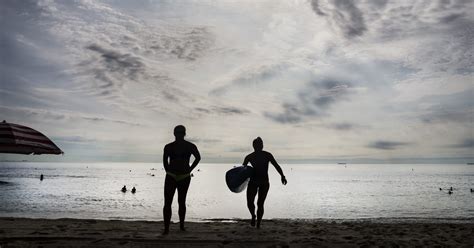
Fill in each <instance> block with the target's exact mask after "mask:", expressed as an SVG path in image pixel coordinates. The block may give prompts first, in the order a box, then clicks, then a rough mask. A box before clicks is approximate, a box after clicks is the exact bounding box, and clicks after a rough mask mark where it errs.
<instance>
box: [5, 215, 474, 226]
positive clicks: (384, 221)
mask: <svg viewBox="0 0 474 248" xmlns="http://www.w3.org/2000/svg"><path fill="white" fill-rule="evenodd" d="M175 217H176V216H175ZM0 219H31V220H82V221H124V222H160V223H161V222H162V219H151V220H147V219H132V218H130V219H126V218H125V219H124V218H69V217H58V218H44V217H31V216H1V215H0ZM249 220H250V219H249V218H202V219H193V218H187V219H186V222H195V223H206V222H223V223H233V222H245V221H249ZM263 220H264V221H287V222H301V223H313V222H314V223H338V224H340V223H345V222H350V223H358V222H365V223H374V224H376V223H380V224H392V223H393V224H396V223H406V224H408V223H426V224H469V223H474V218H429V217H376V218H373V217H367V218H346V219H343V218H268V219H267V218H264V219H263ZM177 221H178V220H177V217H176V218H174V219H172V220H171V222H172V223H177Z"/></svg>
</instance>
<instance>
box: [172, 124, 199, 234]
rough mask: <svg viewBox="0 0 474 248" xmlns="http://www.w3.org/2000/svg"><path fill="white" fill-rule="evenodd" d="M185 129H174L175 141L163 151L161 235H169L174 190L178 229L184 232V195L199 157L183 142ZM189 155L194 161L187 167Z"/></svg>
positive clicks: (197, 152)
mask: <svg viewBox="0 0 474 248" xmlns="http://www.w3.org/2000/svg"><path fill="white" fill-rule="evenodd" d="M184 136H186V128H185V127H184V126H182V125H179V126H176V127H175V128H174V137H175V141H174V142H171V143H169V144H167V145H166V146H165V148H164V151H163V166H164V169H165V171H166V177H165V190H164V193H165V205H164V207H163V218H164V224H165V230H164V231H163V234H168V233H169V228H170V222H171V203H172V202H173V197H174V193H175V191H176V189H177V190H178V204H179V209H178V214H179V224H180V226H179V227H180V229H181V230H182V231H185V228H184V219H185V217H186V194H187V193H188V188H189V184H190V183H191V171H192V170H193V169H194V168H196V166H197V165H198V163H199V161H200V160H201V155H200V154H199V151H198V149H197V147H196V145H194V144H193V143H191V142H189V141H186V140H184ZM191 155H193V156H194V161H193V163H192V164H191V165H189V160H190V158H191Z"/></svg>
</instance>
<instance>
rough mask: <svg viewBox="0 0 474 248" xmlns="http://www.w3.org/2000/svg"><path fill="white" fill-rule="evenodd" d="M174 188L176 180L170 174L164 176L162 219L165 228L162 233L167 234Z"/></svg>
mask: <svg viewBox="0 0 474 248" xmlns="http://www.w3.org/2000/svg"><path fill="white" fill-rule="evenodd" d="M175 190H176V181H175V180H174V178H172V177H171V176H168V175H166V177H165V190H164V193H165V206H164V207H163V219H164V223H165V230H164V231H163V234H168V233H169V230H170V222H171V204H172V203H173V196H174V192H175Z"/></svg>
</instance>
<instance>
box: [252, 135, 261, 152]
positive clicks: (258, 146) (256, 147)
mask: <svg viewBox="0 0 474 248" xmlns="http://www.w3.org/2000/svg"><path fill="white" fill-rule="evenodd" d="M252 145H253V149H254V150H255V151H261V150H263V140H262V138H260V137H257V138H256V139H254V140H253V144H252Z"/></svg>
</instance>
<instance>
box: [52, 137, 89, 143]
mask: <svg viewBox="0 0 474 248" xmlns="http://www.w3.org/2000/svg"><path fill="white" fill-rule="evenodd" d="M52 139H53V140H54V141H57V142H60V143H61V142H62V143H92V142H96V141H97V140H96V139H90V138H84V137H81V136H56V137H52Z"/></svg>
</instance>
